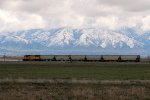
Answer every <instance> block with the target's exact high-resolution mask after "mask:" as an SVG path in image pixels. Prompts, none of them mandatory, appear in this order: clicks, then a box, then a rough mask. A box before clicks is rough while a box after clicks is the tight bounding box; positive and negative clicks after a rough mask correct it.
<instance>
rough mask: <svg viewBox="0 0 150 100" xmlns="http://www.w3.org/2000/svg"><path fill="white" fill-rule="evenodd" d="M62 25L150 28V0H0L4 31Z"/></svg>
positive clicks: (0, 21)
mask: <svg viewBox="0 0 150 100" xmlns="http://www.w3.org/2000/svg"><path fill="white" fill-rule="evenodd" d="M58 27H71V28H93V27H94V28H102V29H107V30H119V29H122V28H134V29H136V30H137V31H140V32H141V33H145V32H149V31H150V0H0V32H3V31H18V30H27V29H36V28H43V29H51V28H58Z"/></svg>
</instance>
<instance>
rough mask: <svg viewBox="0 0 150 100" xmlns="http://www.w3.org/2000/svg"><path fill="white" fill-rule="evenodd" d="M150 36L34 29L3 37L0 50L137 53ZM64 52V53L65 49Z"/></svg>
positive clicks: (98, 30)
mask: <svg viewBox="0 0 150 100" xmlns="http://www.w3.org/2000/svg"><path fill="white" fill-rule="evenodd" d="M149 40H150V34H146V35H139V34H137V35H136V32H134V31H133V30H121V31H111V30H102V29H95V28H89V29H71V28H58V29H50V30H43V29H32V30H25V31H18V32H5V33H0V48H6V49H7V48H13V49H14V48H15V49H19V50H20V51H21V50H28V49H30V50H33V51H34V50H45V49H48V50H51V49H53V48H55V49H58V50H59V49H63V48H68V47H69V48H71V49H70V50H78V51H79V52H80V49H81V48H82V49H83V51H84V50H85V51H88V50H87V48H97V49H99V50H101V49H102V48H103V49H107V48H109V50H110V51H111V49H110V48H112V49H115V48H116V49H117V48H119V49H124V48H128V49H135V50H136V49H137V48H144V47H146V46H148V45H150V43H149V42H148V41H149ZM64 50H65V49H64Z"/></svg>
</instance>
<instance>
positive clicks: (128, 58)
mask: <svg viewBox="0 0 150 100" xmlns="http://www.w3.org/2000/svg"><path fill="white" fill-rule="evenodd" d="M22 60H23V61H71V62H72V61H81V62H140V55H25V56H24V57H23V59H22Z"/></svg>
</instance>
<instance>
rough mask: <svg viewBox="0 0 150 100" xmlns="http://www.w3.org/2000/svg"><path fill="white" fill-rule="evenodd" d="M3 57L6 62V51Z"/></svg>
mask: <svg viewBox="0 0 150 100" xmlns="http://www.w3.org/2000/svg"><path fill="white" fill-rule="evenodd" d="M3 58H4V62H5V60H6V53H4V56H3Z"/></svg>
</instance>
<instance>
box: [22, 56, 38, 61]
mask: <svg viewBox="0 0 150 100" xmlns="http://www.w3.org/2000/svg"><path fill="white" fill-rule="evenodd" d="M23 61H41V57H40V55H25V56H24V58H23Z"/></svg>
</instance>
